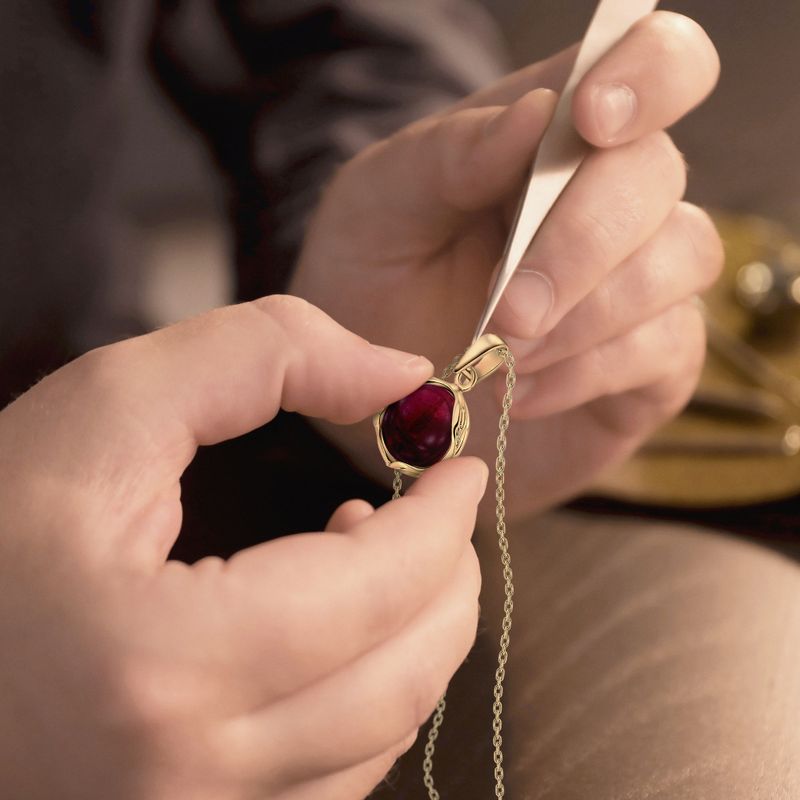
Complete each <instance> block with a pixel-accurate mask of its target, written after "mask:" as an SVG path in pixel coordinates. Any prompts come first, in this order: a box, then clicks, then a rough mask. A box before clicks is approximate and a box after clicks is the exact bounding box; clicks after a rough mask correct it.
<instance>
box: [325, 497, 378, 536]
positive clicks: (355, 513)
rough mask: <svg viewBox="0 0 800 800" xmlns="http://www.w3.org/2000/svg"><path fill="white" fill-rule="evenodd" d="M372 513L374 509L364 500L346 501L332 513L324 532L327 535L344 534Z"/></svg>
mask: <svg viewBox="0 0 800 800" xmlns="http://www.w3.org/2000/svg"><path fill="white" fill-rule="evenodd" d="M374 513H375V508H374V507H373V506H372V505H371V504H370V503H368V502H367V501H366V500H361V499H353V500H347V501H346V502H344V503H342V504H341V505H340V506H339V507H338V508H337V509H336V511H334V512H333V514H332V515H331V518H330V519H329V520H328V524H327V525H326V526H325V531H326V532H327V533H346V532H347V531H348V530H350V528H352V527H353V526H355V525H357V524H358V523H359V522H362V521H363V520H365V519H367V518H368V517H370V516H372V515H373V514H374Z"/></svg>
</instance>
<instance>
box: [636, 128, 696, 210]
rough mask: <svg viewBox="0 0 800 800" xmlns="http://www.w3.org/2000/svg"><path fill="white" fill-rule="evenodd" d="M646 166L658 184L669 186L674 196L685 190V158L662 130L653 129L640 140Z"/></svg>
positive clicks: (680, 194)
mask: <svg viewBox="0 0 800 800" xmlns="http://www.w3.org/2000/svg"><path fill="white" fill-rule="evenodd" d="M642 144H643V147H644V152H643V156H644V159H645V163H646V164H647V168H648V169H649V170H650V172H651V174H653V176H654V178H655V179H656V180H657V181H658V182H659V184H660V185H666V186H668V187H669V188H670V190H671V191H672V193H673V194H674V195H675V196H676V198H679V197H682V196H683V193H684V192H685V191H686V160H685V159H684V157H683V153H681V151H680V150H678V148H677V147H676V146H675V143H674V142H673V141H672V138H671V137H670V136H669V134H667V133H665V132H664V131H655V132H654V133H651V134H648V135H647V136H645V137H644V139H643V140H642Z"/></svg>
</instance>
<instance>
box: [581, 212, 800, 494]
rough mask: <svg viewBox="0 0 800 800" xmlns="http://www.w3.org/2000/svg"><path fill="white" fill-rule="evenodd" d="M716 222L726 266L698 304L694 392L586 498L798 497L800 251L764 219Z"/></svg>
mask: <svg viewBox="0 0 800 800" xmlns="http://www.w3.org/2000/svg"><path fill="white" fill-rule="evenodd" d="M713 216H714V220H715V222H716V223H717V225H718V227H719V230H720V234H721V236H722V239H723V241H724V243H725V251H726V262H725V269H724V271H723V275H722V277H721V279H720V281H719V282H718V283H717V285H716V286H714V287H713V288H712V289H711V290H709V291H708V292H707V293H706V294H705V295H704V296H703V303H702V305H701V308H702V309H703V313H704V316H705V319H706V330H707V333H708V357H707V359H706V365H705V367H704V370H703V374H702V377H701V380H700V386H699V387H698V391H697V393H696V394H695V397H694V398H693V400H692V402H690V404H689V407H688V408H687V410H686V411H685V412H684V413H683V414H681V415H680V417H678V419H676V420H675V421H673V422H672V423H670V424H669V425H667V426H666V427H665V428H663V429H662V430H661V431H660V432H659V433H658V434H657V435H656V436H655V437H654V438H653V439H652V441H651V442H649V443H648V444H647V445H645V447H644V448H643V449H642V451H641V452H640V453H639V454H637V455H636V456H635V457H634V458H632V459H631V460H630V461H628V462H627V463H626V464H624V465H623V466H622V467H620V468H618V469H616V470H615V471H614V472H612V473H610V474H608V475H607V476H605V477H603V478H602V479H601V480H600V481H599V482H598V483H597V484H596V485H595V487H593V489H592V490H591V491H592V492H593V493H597V494H602V495H605V496H610V497H613V498H616V499H621V500H627V501H631V502H636V503H648V504H658V505H671V506H686V507H709V506H731V505H737V504H738V505H743V504H748V503H757V502H764V501H768V500H774V499H778V498H781V497H787V496H791V495H794V494H797V493H798V492H800V427H799V426H800V301H798V299H797V298H794V292H795V285H796V284H797V285H800V283H798V281H800V244H798V242H797V241H795V239H794V238H793V236H792V234H791V233H790V232H789V231H787V230H786V229H785V228H784V227H782V226H781V225H778V224H776V223H774V222H772V221H770V220H766V219H763V218H761V217H756V216H738V215H731V214H724V213H721V212H718V213H714V214H713Z"/></svg>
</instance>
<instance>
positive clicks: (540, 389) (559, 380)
mask: <svg viewBox="0 0 800 800" xmlns="http://www.w3.org/2000/svg"><path fill="white" fill-rule="evenodd" d="M704 353H705V328H704V325H703V320H702V316H701V315H700V312H699V311H698V310H697V308H696V307H695V306H694V304H693V303H690V302H686V303H681V304H679V305H676V306H673V307H672V308H670V309H668V310H667V311H665V312H664V313H663V314H661V315H660V316H658V317H656V318H655V319H652V320H648V321H647V322H646V323H644V324H642V325H640V326H638V327H637V328H635V329H634V330H632V331H630V332H628V333H626V334H624V335H623V336H620V337H618V338H616V339H612V340H611V341H608V342H604V343H603V344H601V345H599V346H597V347H595V348H593V349H591V350H589V351H587V352H585V353H581V354H580V355H577V356H574V357H573V358H569V359H566V360H564V361H561V362H559V363H557V364H554V365H552V366H550V367H546V368H545V369H543V370H541V371H539V372H537V373H536V374H535V375H527V376H523V377H522V378H520V380H519V381H518V384H517V391H516V395H515V397H514V406H513V409H512V412H513V413H515V415H516V416H517V417H519V418H527V419H531V418H536V417H543V416H547V415H550V414H555V413H558V412H563V411H566V410H569V409H572V408H576V407H578V406H581V405H583V404H585V403H589V402H591V401H593V400H595V399H597V398H599V397H605V396H608V395H617V394H621V393H623V392H627V391H630V390H632V389H636V388H639V387H643V386H649V385H652V384H657V383H659V382H660V381H661V380H662V378H663V377H664V376H665V375H674V374H677V373H679V372H680V371H691V372H692V373H693V372H694V370H695V367H698V366H699V365H700V364H701V363H702V360H703V356H704Z"/></svg>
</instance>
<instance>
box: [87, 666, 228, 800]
mask: <svg viewBox="0 0 800 800" xmlns="http://www.w3.org/2000/svg"><path fill="white" fill-rule="evenodd" d="M108 666H109V668H110V669H109V676H108V677H107V680H105V681H104V685H105V690H104V692H103V695H102V699H101V702H100V710H101V714H102V718H103V722H104V726H105V729H106V732H107V739H109V740H115V741H116V742H117V743H118V744H119V745H120V746H121V747H122V748H123V749H124V750H125V752H128V753H132V754H135V758H136V763H135V764H133V765H132V768H134V769H135V770H136V773H137V775H138V776H140V778H141V780H142V781H143V783H145V784H146V785H147V786H148V788H149V790H150V791H149V793H148V794H147V796H148V797H160V796H161V794H160V793H159V792H160V791H161V790H162V789H163V787H164V786H167V785H171V786H173V787H174V785H175V784H174V781H175V780H176V779H177V780H180V779H181V777H182V776H186V777H192V779H195V778H197V777H198V776H202V777H203V778H204V779H207V780H208V781H209V782H211V781H214V782H215V783H219V785H223V784H225V783H227V782H228V781H229V780H230V779H231V777H232V776H231V771H232V770H233V767H234V765H233V759H232V755H231V752H230V748H229V747H228V744H227V743H226V742H225V741H223V739H222V738H221V737H219V736H215V735H212V733H211V730H210V727H209V726H207V725H206V724H204V722H203V720H202V715H201V714H200V713H199V709H198V699H199V698H200V697H201V696H202V695H201V693H200V692H198V682H197V679H196V676H195V675H194V674H190V673H189V672H187V670H185V669H180V668H174V667H166V666H164V665H163V664H154V663H148V662H146V661H145V660H142V659H135V658H128V659H125V660H123V659H117V660H116V662H115V663H113V665H112V663H111V662H109V665H108ZM164 796H165V797H166V796H171V795H164Z"/></svg>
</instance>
